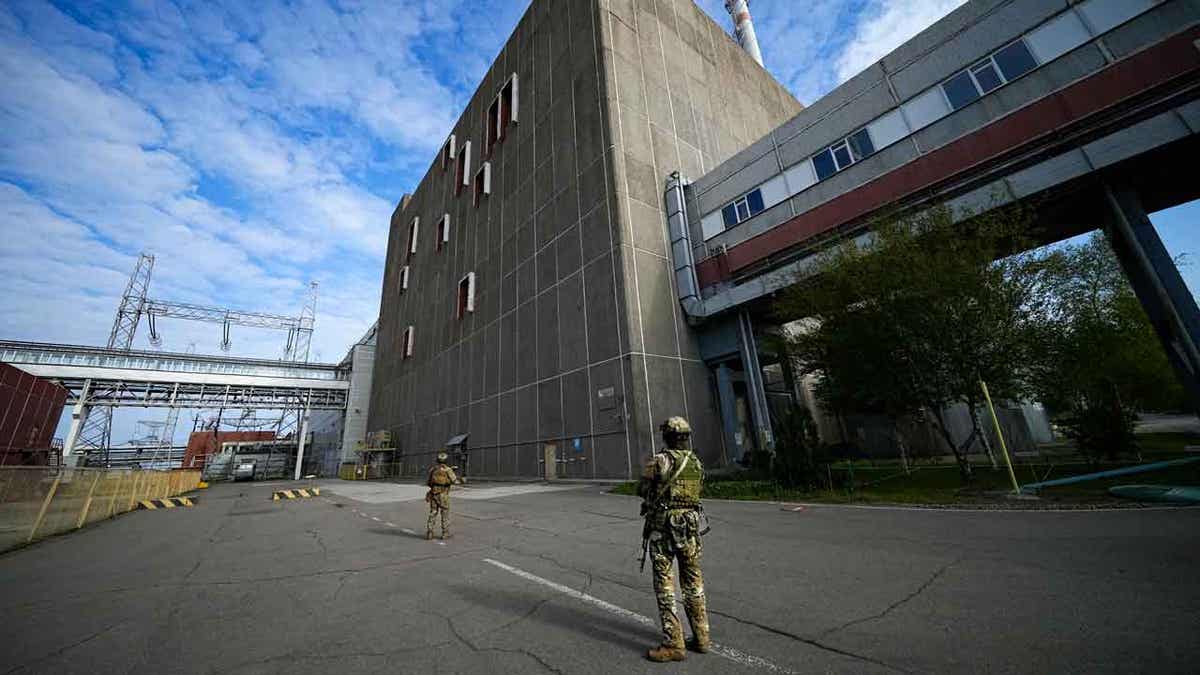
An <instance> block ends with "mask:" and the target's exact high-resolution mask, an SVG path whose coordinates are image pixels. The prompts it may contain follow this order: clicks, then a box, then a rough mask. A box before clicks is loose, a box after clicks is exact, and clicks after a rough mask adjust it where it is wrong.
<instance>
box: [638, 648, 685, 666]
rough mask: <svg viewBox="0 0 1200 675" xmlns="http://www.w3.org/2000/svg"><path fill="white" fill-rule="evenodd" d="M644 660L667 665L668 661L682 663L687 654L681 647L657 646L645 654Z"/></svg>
mask: <svg viewBox="0 0 1200 675" xmlns="http://www.w3.org/2000/svg"><path fill="white" fill-rule="evenodd" d="M646 658H648V659H650V660H651V661H654V662H656V663H667V662H668V661H682V660H684V659H686V658H687V652H685V651H684V650H683V647H673V646H671V645H659V646H657V647H655V648H654V649H651V650H650V651H648V652H646Z"/></svg>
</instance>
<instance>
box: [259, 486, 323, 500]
mask: <svg viewBox="0 0 1200 675" xmlns="http://www.w3.org/2000/svg"><path fill="white" fill-rule="evenodd" d="M320 496H321V488H304V489H300V490H276V491H275V492H272V493H271V501H276V502H277V501H279V500H280V499H308V498H309V497H320Z"/></svg>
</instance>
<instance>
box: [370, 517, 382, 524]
mask: <svg viewBox="0 0 1200 675" xmlns="http://www.w3.org/2000/svg"><path fill="white" fill-rule="evenodd" d="M371 520H373V521H375V522H377V523H382V522H383V519H382V518H380V517H379V516H371Z"/></svg>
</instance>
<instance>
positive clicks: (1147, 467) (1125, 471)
mask: <svg viewBox="0 0 1200 675" xmlns="http://www.w3.org/2000/svg"><path fill="white" fill-rule="evenodd" d="M1192 462H1200V457H1188V458H1187V459H1172V460H1169V461H1166V462H1154V463H1153V464H1139V465H1138V466H1127V467H1124V468H1122V469H1111V470H1109V471H1097V472H1096V473H1085V474H1083V475H1082V476H1071V477H1070V478H1059V479H1056V480H1047V481H1042V482H1041V483H1027V484H1026V485H1025V486H1024V487H1022V488H1021V491H1022V492H1030V491H1033V490H1040V489H1042V488H1048V487H1055V486H1058V485H1071V484H1072V483H1082V482H1084V481H1089V480H1096V479H1097V478H1113V477H1116V476H1128V475H1130V474H1134V473H1146V472H1147V471H1157V470H1159V469H1169V468H1171V467H1173V466H1183V465H1185V464H1191V463H1192Z"/></svg>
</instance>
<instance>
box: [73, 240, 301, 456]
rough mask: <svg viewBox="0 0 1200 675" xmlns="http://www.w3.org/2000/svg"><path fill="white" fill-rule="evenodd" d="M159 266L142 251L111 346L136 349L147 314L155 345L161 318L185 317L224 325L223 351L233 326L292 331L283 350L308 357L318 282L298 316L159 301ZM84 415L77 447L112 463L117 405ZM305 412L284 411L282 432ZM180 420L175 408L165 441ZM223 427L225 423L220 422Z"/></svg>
mask: <svg viewBox="0 0 1200 675" xmlns="http://www.w3.org/2000/svg"><path fill="white" fill-rule="evenodd" d="M153 271H154V256H152V255H149V254H147V253H142V254H141V255H139V256H138V262H137V266H136V267H135V268H134V270H133V275H132V276H131V277H130V278H129V283H128V285H126V287H125V293H124V294H123V295H122V296H121V304H120V305H119V306H118V307H117V317H116V319H115V320H114V321H113V328H112V332H111V333H110V334H109V337H108V348H109V349H120V350H123V351H129V350H130V349H132V348H133V339H134V336H135V335H136V334H137V329H138V324H139V323H140V322H141V319H142V317H143V316H144V317H146V323H147V327H148V328H149V331H150V335H149V340H150V344H151V345H153V346H155V347H158V346H161V345H162V335H161V334H160V333H159V331H158V319H162V318H171V319H184V320H187V321H203V322H208V323H219V324H221V325H222V332H221V342H220V347H221V350H222V351H226V352H227V351H229V349H230V346H231V344H232V341H231V339H230V334H229V331H230V327H231V326H248V327H251V328H268V329H273V330H286V331H287V332H288V339H287V345H286V347H285V348H284V352H283V360H285V361H302V362H307V361H308V358H309V349H310V346H311V343H312V333H313V325H314V324H315V323H316V312H317V282H315V281H314V282H312V283H310V284H309V288H308V297H307V298H306V300H305V303H304V307H303V308H302V309H301V311H300V316H298V317H297V316H283V315H280V314H268V313H265V312H245V311H241V310H237V309H229V308H224V307H206V306H203V305H194V304H190V303H184V302H169V301H164V300H154V299H152V298H149V297H147V295H148V293H149V290H150V275H151V273H152V272H153ZM194 351H195V343H191V344H190V345H189V347H188V353H192V352H194ZM84 414H85V415H86V416H87V417H86V418H85V419H84V422H83V427H82V429H81V430H80V433H79V439H78V440H77V441H76V444H75V447H76V448H78V451H79V452H80V453H86V454H89V455H91V454H97V453H98V452H99V451H101V450H103V452H104V460H103V461H104V465H105V466H107V465H108V464H109V447H110V446H111V440H112V415H113V412H112V408H111V407H107V406H100V407H96V408H93V409H91V410H90V411H89V412H85V413H84ZM300 416H301V411H300V410H290V411H284V412H283V415H282V416H281V417H280V420H279V425H278V428H279V431H280V433H288V432H289V431H290V430H291V429H293V428H296V427H297V426H298V424H299V420H300ZM178 419H179V413H178V411H177V410H176V409H175V408H171V409H170V412H169V413H168V416H167V421H166V425H165V427H164V428H163V430H162V432H163V437H162V440H163V441H164V442H165V443H166V444H168V445H169V444H170V443H173V442H174V436H175V427H176V425H177V423H178ZM218 426H220V425H219V423H218Z"/></svg>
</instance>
